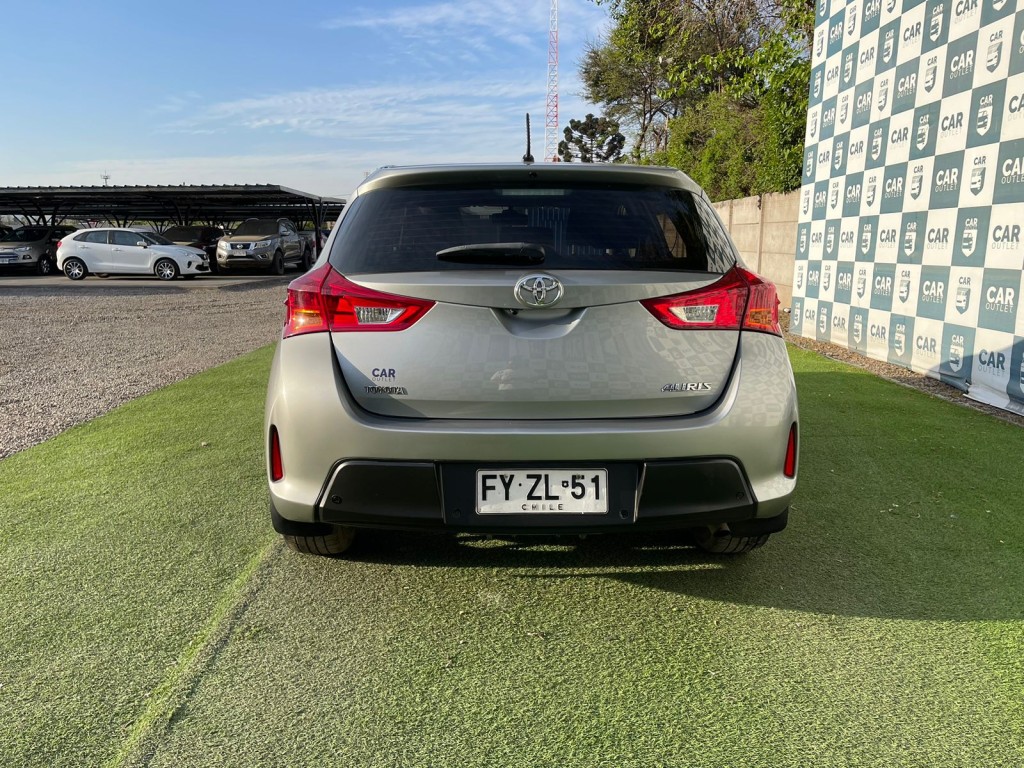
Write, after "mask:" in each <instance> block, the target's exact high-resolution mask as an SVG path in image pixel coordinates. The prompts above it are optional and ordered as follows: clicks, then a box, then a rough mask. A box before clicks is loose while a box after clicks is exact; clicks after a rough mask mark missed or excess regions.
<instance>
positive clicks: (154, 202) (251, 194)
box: [0, 184, 345, 229]
mask: <svg viewBox="0 0 1024 768" xmlns="http://www.w3.org/2000/svg"><path fill="white" fill-rule="evenodd" d="M344 205H345V201H344V199H342V198H335V197H322V196H320V195H313V194H310V193H308V192H300V191H298V190H295V189H290V188H288V187H282V186H279V185H277V184H230V185H209V186H207V185H192V184H182V185H179V186H173V185H166V186H165V185H157V186H110V187H107V186H102V187H0V215H8V216H18V217H21V218H22V219H24V220H25V221H26V222H29V223H33V224H59V223H61V222H64V221H67V220H73V221H79V222H106V223H109V224H113V225H115V226H129V225H131V224H133V223H136V222H143V221H144V222H152V223H153V224H155V225H156V226H157V228H158V229H164V228H166V227H168V226H172V225H175V224H210V225H220V226H230V225H231V224H232V223H234V222H238V221H243V220H244V219H249V218H289V219H291V220H292V221H294V222H295V223H296V224H301V223H304V222H308V223H309V224H310V225H311V226H312V227H316V228H319V227H322V226H323V224H324V223H326V222H329V221H333V220H334V219H336V218H337V217H338V215H339V214H340V213H341V209H342V208H343V207H344Z"/></svg>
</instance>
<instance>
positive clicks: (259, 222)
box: [235, 219, 278, 236]
mask: <svg viewBox="0 0 1024 768" xmlns="http://www.w3.org/2000/svg"><path fill="white" fill-rule="evenodd" d="M277 228H278V224H277V222H276V221H274V220H273V219H271V220H269V221H268V220H266V219H248V220H246V221H243V222H242V223H241V224H239V225H238V229H236V230H235V234H236V235H243V236H244V235H276V234H277Z"/></svg>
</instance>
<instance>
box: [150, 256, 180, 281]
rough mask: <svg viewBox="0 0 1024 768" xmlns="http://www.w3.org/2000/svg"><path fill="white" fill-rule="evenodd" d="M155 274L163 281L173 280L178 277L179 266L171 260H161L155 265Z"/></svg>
mask: <svg viewBox="0 0 1024 768" xmlns="http://www.w3.org/2000/svg"><path fill="white" fill-rule="evenodd" d="M153 272H155V273H156V276H157V277H159V278H160V279H161V280H173V279H174V278H176V277H177V276H178V265H177V264H175V263H174V262H173V261H171V260H170V259H160V260H159V261H158V262H157V263H156V264H154V265H153Z"/></svg>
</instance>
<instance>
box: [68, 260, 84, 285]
mask: <svg viewBox="0 0 1024 768" xmlns="http://www.w3.org/2000/svg"><path fill="white" fill-rule="evenodd" d="M88 274H89V270H88V269H87V268H86V266H85V262H84V261H82V260H81V259H73V258H72V259H68V260H67V261H65V262H64V275H65V276H66V277H69V278H70V279H72V280H84V279H85V276H86V275H88Z"/></svg>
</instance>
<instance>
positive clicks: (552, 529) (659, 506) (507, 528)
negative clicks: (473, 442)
mask: <svg viewBox="0 0 1024 768" xmlns="http://www.w3.org/2000/svg"><path fill="white" fill-rule="evenodd" d="M496 464H500V466H501V467H508V468H510V469H512V468H515V467H517V466H522V467H527V466H529V467H536V466H537V462H532V463H529V464H523V463H516V462H488V464H487V465H483V464H479V463H469V462H382V461H346V462H342V463H341V464H339V465H338V466H337V467H336V468H335V470H334V472H333V474H332V476H331V478H330V480H329V482H328V484H327V489H326V491H325V492H324V495H323V497H322V499H321V502H320V505H319V508H318V514H319V519H320V520H321V521H322V522H325V523H336V524H342V525H351V526H356V527H368V528H405V529H420V530H422V529H428V530H448V531H478V532H480V531H482V532H491V533H592V532H593V533H597V532H612V531H627V530H637V531H643V530H673V529H680V528H691V527H697V526H704V525H717V524H720V523H730V524H733V523H741V522H742V521H748V520H749V521H751V522H753V521H754V519H755V516H756V514H757V501H756V499H755V498H754V495H753V492H752V491H751V489H750V486H749V484H748V483H747V480H746V476H745V474H744V473H743V470H742V468H741V467H740V465H739V464H738V463H737V462H736V461H735V460H734V459H730V458H707V459H680V460H675V461H672V460H668V461H664V460H660V461H648V462H544V464H543V465H544V466H546V467H548V466H550V467H553V468H556V467H573V468H577V467H578V468H588V467H594V468H597V467H600V468H603V469H606V470H607V471H608V490H609V509H608V512H607V513H606V514H602V515H561V514H526V513H524V514H510V515H479V514H477V512H476V500H475V494H476V480H475V478H476V471H477V469H482V468H493V467H494V466H495V465H496ZM782 525H785V521H783V523H782Z"/></svg>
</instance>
